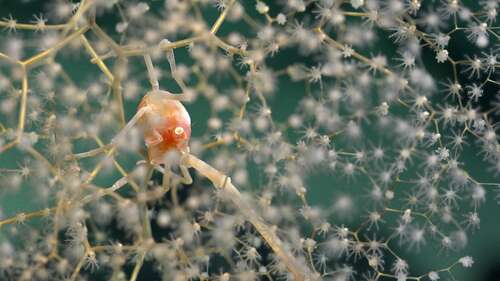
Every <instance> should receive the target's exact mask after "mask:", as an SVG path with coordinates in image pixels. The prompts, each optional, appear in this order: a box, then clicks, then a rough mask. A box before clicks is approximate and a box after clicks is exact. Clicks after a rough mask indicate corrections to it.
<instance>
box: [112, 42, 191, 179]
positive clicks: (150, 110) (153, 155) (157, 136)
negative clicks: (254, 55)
mask: <svg viewBox="0 0 500 281" xmlns="http://www.w3.org/2000/svg"><path fill="white" fill-rule="evenodd" d="M166 43H169V41H168V40H167V39H164V40H163V41H162V42H160V45H163V44H166ZM167 60H168V62H169V65H170V70H171V72H172V76H173V78H174V80H175V81H176V82H177V83H178V84H179V86H180V87H181V90H182V91H183V93H181V94H173V93H170V92H169V91H165V90H160V87H159V82H158V79H157V77H156V73H155V70H154V66H153V62H152V60H151V57H150V55H148V54H146V55H144V61H145V63H146V68H147V70H148V77H149V81H150V83H151V87H152V89H151V91H149V92H147V93H146V94H145V95H144V97H143V98H142V100H141V102H140V103H139V106H138V110H137V113H136V114H135V115H134V116H133V117H132V119H130V121H129V122H128V123H127V124H126V125H125V127H124V128H123V129H122V130H121V132H120V133H118V135H117V136H116V137H115V138H113V140H112V141H111V143H112V144H116V142H117V140H118V139H120V138H121V137H123V136H124V135H125V134H126V133H127V132H128V131H129V130H130V129H132V127H134V126H135V125H138V126H139V127H140V128H141V129H142V131H143V133H144V140H145V143H146V146H147V149H148V160H149V163H150V164H152V165H153V166H155V167H157V168H159V165H164V166H165V170H164V171H163V172H164V182H165V177H167V178H168V176H167V175H168V174H170V173H169V171H170V164H171V161H169V160H168V158H169V157H168V156H169V154H170V153H176V152H180V153H181V155H182V156H184V155H186V154H188V153H189V146H188V143H189V139H190V137H191V118H190V116H189V113H188V112H187V110H186V108H185V107H184V105H183V104H182V103H181V102H180V101H185V100H188V99H187V96H186V93H185V92H186V91H185V90H186V86H185V84H184V83H183V82H182V80H181V79H180V78H179V77H178V76H177V68H176V64H175V57H174V52H173V50H169V51H168V52H167ZM181 160H182V159H181ZM180 170H181V173H182V178H181V179H180V182H181V183H183V184H190V183H191V182H192V178H191V176H190V174H189V172H188V170H187V167H186V166H184V165H183V164H182V161H181V164H180ZM166 184H168V180H167V183H166Z"/></svg>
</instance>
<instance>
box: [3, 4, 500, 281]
mask: <svg viewBox="0 0 500 281" xmlns="http://www.w3.org/2000/svg"><path fill="white" fill-rule="evenodd" d="M22 2H26V1H17V0H10V1H8V0H3V1H0V18H3V17H7V16H8V15H9V14H12V16H13V17H14V18H16V19H18V21H19V22H27V21H31V20H32V19H33V18H32V15H33V14H39V13H40V12H42V11H43V10H44V9H43V8H42V7H43V6H44V5H45V3H46V1H31V2H30V3H29V4H21V3H22ZM204 16H205V17H206V19H207V21H208V22H213V21H214V19H215V18H216V16H217V14H216V12H215V11H213V10H212V11H207V14H205V15H204ZM113 22H115V19H113V18H107V19H99V20H98V24H100V25H103V26H104V27H105V28H106V27H107V28H112V25H111V24H110V23H113ZM237 28H239V27H238V26H231V25H227V24H226V25H223V27H222V29H221V33H222V34H224V33H227V32H228V31H230V30H232V29H237ZM24 34H26V33H21V32H20V33H19V34H17V35H16V36H23V37H24V36H27V35H24ZM386 35H387V34H383V33H382V34H381V35H380V36H382V37H383V36H386ZM8 36H9V34H7V33H6V32H0V39H1V40H8V39H7V38H8ZM382 42H385V43H383V44H379V45H377V46H373V47H372V48H371V49H367V50H363V52H364V53H366V54H370V53H377V52H379V51H380V50H384V53H387V52H392V53H393V52H394V48H393V47H392V45H391V44H388V43H387V41H386V40H385V41H384V40H382ZM0 45H1V43H0ZM454 46H455V47H454V49H451V50H450V53H452V54H460V53H462V54H466V53H467V52H468V51H469V49H468V48H470V46H467V45H462V44H461V43H458V44H456V45H454ZM176 56H177V60H178V61H180V62H182V61H183V60H189V59H188V57H187V52H186V51H185V50H181V51H178V52H176ZM291 58H296V59H301V58H299V57H297V54H296V52H294V51H293V50H285V51H284V53H283V54H281V55H279V56H278V57H277V58H276V59H275V61H274V62H273V65H274V66H276V68H277V69H279V68H280V66H281V65H283V66H285V65H287V63H288V60H290V59H291ZM425 58H426V59H428V60H432V59H433V58H432V54H427V55H426V57H425ZM58 61H59V62H60V63H61V64H62V65H63V66H64V67H65V69H66V71H67V72H68V73H69V74H70V75H71V76H72V77H80V75H81V74H82V73H94V72H96V71H97V69H96V68H95V66H93V65H90V64H88V63H87V64H78V67H75V62H74V60H73V59H67V60H64V59H63V60H58ZM306 63H308V61H306ZM434 65H435V64H434ZM428 70H429V71H430V72H431V73H432V74H433V75H434V77H436V78H437V79H439V78H440V77H449V75H450V70H451V69H449V68H447V67H446V66H443V67H439V66H438V67H434V68H432V69H428ZM279 82H280V83H279V93H278V95H279V99H274V100H273V101H272V102H271V108H272V109H273V117H274V118H276V119H277V120H281V121H284V120H286V118H287V116H288V115H289V114H290V113H291V109H293V108H294V107H295V106H296V104H297V102H298V101H299V99H300V98H301V97H302V96H303V94H304V86H303V85H301V84H295V83H291V82H290V81H286V80H280V81H279ZM162 84H163V85H166V87H167V88H168V87H175V86H174V84H173V83H172V82H171V81H169V82H167V81H162ZM0 91H2V89H0ZM497 92H498V89H495V88H491V87H490V88H487V89H486V93H485V98H484V99H483V100H482V101H481V102H482V104H483V106H485V107H487V106H488V103H489V101H490V100H492V99H493V98H494V96H495V94H497ZM126 105H127V106H126V110H127V112H126V115H127V118H130V117H131V116H132V115H133V113H134V112H135V107H136V101H133V102H127V104H126ZM204 106H205V105H203V104H194V105H190V106H188V110H189V111H190V114H191V118H192V120H193V122H194V126H193V135H195V136H196V135H201V134H202V133H203V132H204V130H205V129H206V128H203V126H204V125H203V124H204V122H197V121H196V120H206V119H207V117H208V112H207V111H206V110H205V109H204ZM478 149H479V148H478V147H477V146H476V144H474V143H471V145H470V147H469V148H467V149H466V151H465V153H464V155H463V158H462V159H461V160H462V161H463V162H464V163H465V167H466V169H467V171H468V172H469V173H470V174H471V175H472V176H473V177H474V178H476V179H478V180H480V181H485V182H495V181H497V182H498V178H494V177H492V176H491V174H490V173H488V172H487V171H486V167H485V165H486V164H485V163H484V162H483V161H482V160H481V158H480V157H479V156H477V152H478ZM84 150H85V149H84V148H82V149H81V151H84ZM19 158H20V155H19V153H18V152H15V151H11V152H8V153H6V154H4V155H2V156H0V166H1V167H2V168H5V167H16V165H17V163H16V159H19ZM133 163H134V161H130V160H129V161H125V166H128V167H132V166H133ZM115 178H116V175H108V176H107V178H106V177H101V178H98V181H100V182H102V184H103V185H105V184H106V183H112V182H113V180H114V179H115ZM366 184H367V181H366V180H358V181H355V182H343V181H342V180H338V179H333V178H332V176H331V175H328V174H324V173H321V172H319V173H318V174H316V175H315V176H314V177H311V178H310V179H309V181H308V186H309V187H310V189H309V192H308V200H309V201H310V202H311V204H313V205H317V206H324V208H329V207H330V206H331V204H332V200H333V198H335V197H336V196H338V195H339V194H352V195H354V197H355V201H354V202H355V204H358V205H359V206H363V204H364V200H365V197H363V194H362V193H363V192H364V191H366ZM31 188H32V186H30V185H23V186H22V187H21V189H20V190H19V192H16V193H15V194H9V193H2V197H1V198H0V204H1V205H0V207H1V209H2V211H3V216H4V217H8V216H10V215H13V214H16V213H18V212H21V211H22V212H28V211H31V210H36V209H38V208H40V207H46V206H39V204H38V203H37V198H33V197H32V196H33V192H32V191H31V190H30V189H31ZM485 189H486V191H487V200H486V202H485V203H484V205H483V206H482V207H481V209H480V215H481V228H480V229H479V230H478V231H476V232H475V233H473V234H472V235H469V243H468V244H467V246H466V247H465V249H464V250H463V251H461V252H460V253H454V252H452V253H444V252H441V251H439V247H438V246H439V245H435V244H436V242H434V241H432V242H429V243H427V245H426V246H424V247H423V248H422V249H421V250H420V251H419V252H418V253H416V252H415V250H412V251H410V252H407V251H405V250H404V249H401V250H400V249H398V253H401V254H402V255H403V256H404V257H406V258H408V262H409V264H410V272H411V273H413V274H421V273H422V272H426V271H428V270H431V269H435V268H442V267H445V266H446V265H448V264H450V263H452V262H454V261H456V260H457V257H460V256H461V255H470V256H472V257H473V258H474V260H475V263H474V266H473V267H472V268H471V269H466V270H465V269H461V268H457V269H456V270H454V273H455V276H456V277H457V280H483V281H490V280H500V206H499V205H498V204H497V200H496V199H495V194H496V192H495V191H494V190H493V189H491V188H488V187H485ZM360 209H361V208H360ZM361 215H364V214H363V213H361V212H360V213H356V214H355V215H353V216H352V217H353V218H351V219H350V221H349V223H351V224H352V225H356V222H359V220H360V219H359V216H361ZM2 231H4V230H0V239H2V236H3V233H2ZM381 233H389V230H384V229H383V227H382V231H381ZM0 258H1V257H0ZM444 280H446V279H444Z"/></svg>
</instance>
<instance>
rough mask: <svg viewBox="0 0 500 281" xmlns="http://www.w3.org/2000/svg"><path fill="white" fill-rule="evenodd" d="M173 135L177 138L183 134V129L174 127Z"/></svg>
mask: <svg viewBox="0 0 500 281" xmlns="http://www.w3.org/2000/svg"><path fill="white" fill-rule="evenodd" d="M174 133H175V134H176V135H178V136H180V135H182V134H183V133H184V128H182V127H175V129H174Z"/></svg>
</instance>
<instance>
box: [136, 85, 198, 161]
mask: <svg viewBox="0 0 500 281" xmlns="http://www.w3.org/2000/svg"><path fill="white" fill-rule="evenodd" d="M145 106H148V108H149V110H148V111H147V112H146V113H145V114H144V115H143V116H142V117H141V119H140V120H139V124H140V126H141V128H142V129H143V132H144V139H145V142H146V146H147V148H148V157H149V161H150V162H151V163H152V164H162V163H163V162H164V160H165V155H166V153H167V152H169V151H172V150H178V151H181V152H188V142H189V138H190V137H191V118H190V117H189V113H188V112H187V110H186V108H185V107H184V106H183V105H182V103H181V102H179V101H177V100H173V99H169V98H167V97H165V96H162V95H161V94H157V93H153V94H148V95H145V96H144V98H143V99H142V101H141V103H140V104H139V108H138V110H140V109H141V108H143V107H145Z"/></svg>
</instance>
